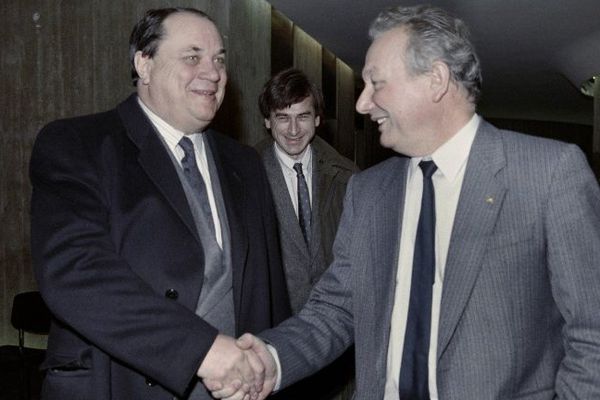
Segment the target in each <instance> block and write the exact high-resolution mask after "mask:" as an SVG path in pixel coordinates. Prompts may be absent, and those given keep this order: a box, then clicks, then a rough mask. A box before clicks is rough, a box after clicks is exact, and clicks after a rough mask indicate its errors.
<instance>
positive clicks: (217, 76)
mask: <svg viewBox="0 0 600 400" xmlns="http://www.w3.org/2000/svg"><path fill="white" fill-rule="evenodd" d="M199 65H200V67H199V68H198V77H199V78H201V79H206V80H209V81H211V82H218V81H219V80H221V73H220V70H221V69H222V68H224V67H222V66H221V65H220V64H217V63H216V62H215V60H212V59H210V58H209V57H205V58H204V59H203V60H202V62H201V63H200V64H199Z"/></svg>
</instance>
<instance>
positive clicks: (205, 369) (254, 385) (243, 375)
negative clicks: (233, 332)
mask: <svg viewBox="0 0 600 400" xmlns="http://www.w3.org/2000/svg"><path fill="white" fill-rule="evenodd" d="M261 360H262V359H261V358H260V357H259V356H258V355H257V354H256V353H254V352H253V351H251V350H250V351H246V350H243V349H242V348H240V347H238V346H237V345H236V340H235V339H234V338H231V337H229V336H225V335H221V334H219V335H218V336H217V338H216V339H215V341H214V343H213V345H212V346H211V348H210V350H209V351H208V353H207V354H206V357H204V360H203V361H202V364H201V365H200V368H199V369H198V372H197V375H198V377H199V378H201V379H202V382H203V383H204V385H205V386H206V387H207V389H208V390H210V391H211V392H213V396H214V397H216V398H231V399H232V400H233V399H240V400H241V399H244V400H247V399H253V400H254V399H257V398H259V396H260V395H261V394H262V392H263V389H264V388H263V381H264V377H265V375H264V374H265V368H264V366H263V362H262V361H261ZM215 394H217V395H216V396H215ZM264 397H266V396H264ZM264 397H260V398H264Z"/></svg>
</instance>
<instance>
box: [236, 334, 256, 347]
mask: <svg viewBox="0 0 600 400" xmlns="http://www.w3.org/2000/svg"><path fill="white" fill-rule="evenodd" d="M235 344H236V345H237V346H238V347H239V348H240V349H242V350H249V349H251V348H252V346H253V344H254V335H252V334H250V333H244V334H243V335H242V336H240V337H239V338H238V339H237V340H236V342H235Z"/></svg>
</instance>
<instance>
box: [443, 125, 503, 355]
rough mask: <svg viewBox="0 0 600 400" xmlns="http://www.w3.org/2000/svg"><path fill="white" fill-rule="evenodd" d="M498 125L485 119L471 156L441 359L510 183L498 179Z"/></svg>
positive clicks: (448, 284) (447, 287)
mask: <svg viewBox="0 0 600 400" xmlns="http://www.w3.org/2000/svg"><path fill="white" fill-rule="evenodd" d="M505 163H506V161H505V157H504V150H503V147H502V141H501V138H500V136H499V134H498V133H497V132H496V129H495V128H494V127H492V126H491V125H489V124H488V123H486V122H485V121H481V125H480V127H479V129H478V131H477V135H476V137H475V140H474V142H473V146H472V148H471V152H470V155H469V159H468V163H467V167H466V171H465V177H464V180H463V185H462V189H461V193H460V198H459V202H458V206H457V210H456V216H455V218H454V227H453V229H452V237H451V239H450V246H449V249H448V258H447V261H446V269H445V274H444V287H443V292H442V302H441V309H440V322H439V338H438V345H437V357H438V359H440V358H441V356H442V354H443V352H444V350H445V349H446V347H447V346H448V343H449V342H450V340H451V338H452V335H453V333H454V331H455V330H456V326H457V325H458V322H459V320H460V317H461V315H462V313H463V311H464V309H465V307H466V305H467V302H468V300H469V297H470V294H471V292H472V290H473V286H474V285H475V282H476V280H477V276H478V274H479V272H480V270H481V267H482V264H483V259H484V255H485V254H484V253H485V248H486V243H487V240H488V239H489V237H490V235H491V233H492V231H493V228H494V226H495V224H496V220H497V217H498V215H499V211H500V208H501V206H502V201H503V199H504V196H505V194H506V187H505V186H504V184H502V183H501V182H499V181H497V180H496V179H495V176H496V174H497V173H498V171H500V170H501V169H502V168H503V167H504V165H505Z"/></svg>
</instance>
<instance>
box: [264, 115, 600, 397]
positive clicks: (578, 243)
mask: <svg viewBox="0 0 600 400" xmlns="http://www.w3.org/2000/svg"><path fill="white" fill-rule="evenodd" d="M408 164H409V162H408V159H407V158H402V157H394V158H391V159H389V160H387V161H384V162H383V163H381V164H379V165H377V166H375V167H373V168H370V169H368V170H366V171H364V172H362V173H359V174H356V175H354V176H353V177H352V179H351V180H350V182H349V184H348V189H347V194H346V198H345V203H344V212H343V215H342V219H341V221H340V227H339V230H338V234H337V237H336V241H335V244H334V255H335V260H334V262H333V264H332V265H331V266H330V267H329V269H328V270H327V271H326V272H325V274H323V276H322V278H321V280H320V281H319V283H318V284H317V286H315V288H314V290H313V292H312V293H311V297H310V299H309V301H308V303H307V305H306V306H305V307H304V309H303V310H302V311H300V313H299V314H298V315H297V316H295V317H292V318H291V319H289V320H288V321H286V322H284V323H282V324H281V325H280V326H279V327H277V328H275V329H274V330H270V331H267V332H265V333H263V334H262V336H263V337H264V338H265V339H267V340H268V341H269V342H270V343H271V344H273V345H274V346H275V348H276V349H277V351H278V354H279V358H280V361H281V365H282V385H283V386H286V385H288V384H290V383H291V382H294V381H296V380H298V379H300V378H301V377H303V376H305V375H306V374H307V373H310V372H313V371H314V370H315V369H318V368H319V367H321V366H322V365H324V364H326V363H327V362H328V361H329V360H331V359H333V358H335V357H336V356H337V355H338V354H340V353H341V352H342V351H343V350H344V348H345V347H346V346H348V345H349V344H350V343H352V342H353V341H354V343H355V352H356V365H357V366H358V368H357V369H356V397H355V398H356V399H357V400H359V399H360V400H371V399H373V400H380V399H382V398H383V394H384V387H385V381H386V365H387V364H386V362H387V354H388V343H389V340H390V336H389V333H390V323H391V315H392V308H393V304H394V291H395V282H396V270H397V263H398V261H397V258H398V246H399V240H402V238H400V233H401V232H402V210H403V208H404V198H405V186H406V175H407V167H408ZM599 310H600V190H599V188H598V182H597V181H596V178H595V177H594V175H593V173H592V172H591V169H590V168H589V165H588V164H587V162H586V159H585V157H584V156H583V154H582V152H581V150H579V148H578V147H577V146H575V145H568V144H564V143H559V142H556V141H551V140H547V139H541V138H535V137H531V136H526V135H520V134H516V133H514V132H509V131H500V130H498V129H496V128H494V127H493V126H492V125H490V124H488V123H486V122H485V121H482V122H481V124H480V126H479V129H478V131H477V135H476V137H475V140H474V142H473V147H472V148H471V152H470V155H469V159H468V162H467V166H466V170H465V177H464V181H463V184H462V188H461V193H460V199H459V202H458V206H457V210H456V217H455V219H454V226H453V228H452V238H451V241H450V247H449V249H448V257H447V262H446V269H445V274H444V287H443V293H442V299H441V310H440V319H439V331H438V342H437V386H438V387H437V388H438V393H439V398H440V399H444V400H508V399H520V400H553V399H561V400H563V399H573V400H575V399H600V374H599V372H598V371H599V369H598V368H599V366H600V318H599Z"/></svg>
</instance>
